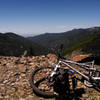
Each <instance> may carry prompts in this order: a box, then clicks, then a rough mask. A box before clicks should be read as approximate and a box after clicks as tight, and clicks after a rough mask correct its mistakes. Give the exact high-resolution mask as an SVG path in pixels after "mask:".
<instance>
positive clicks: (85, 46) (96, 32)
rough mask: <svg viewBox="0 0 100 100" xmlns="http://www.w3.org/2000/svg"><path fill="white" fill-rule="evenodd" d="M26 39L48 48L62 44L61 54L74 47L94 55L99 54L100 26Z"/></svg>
mask: <svg viewBox="0 0 100 100" xmlns="http://www.w3.org/2000/svg"><path fill="white" fill-rule="evenodd" d="M28 39H30V40H32V41H33V42H35V43H39V44H40V45H42V46H44V47H47V48H50V49H51V48H58V47H59V46H60V44H64V51H63V54H66V53H69V52H72V51H74V50H76V49H82V51H84V52H88V53H93V54H95V55H99V54H100V44H99V43H100V27H93V28H87V29H73V30H71V31H67V32H63V33H45V34H41V35H38V36H34V37H29V38H28Z"/></svg>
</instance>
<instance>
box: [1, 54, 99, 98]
mask: <svg viewBox="0 0 100 100" xmlns="http://www.w3.org/2000/svg"><path fill="white" fill-rule="evenodd" d="M56 61H57V60H56V56H54V55H48V56H37V57H4V56H0V100H51V99H43V98H39V97H37V96H35V95H34V93H33V91H32V88H31V87H30V84H29V78H30V74H31V72H32V71H33V70H34V69H35V68H36V67H39V66H47V65H55V64H56ZM78 88H84V90H85V93H83V94H82V97H81V99H82V100H100V93H99V92H97V91H96V90H94V89H92V88H90V89H89V88H87V87H85V86H84V85H83V83H81V82H78ZM52 100H54V99H52Z"/></svg>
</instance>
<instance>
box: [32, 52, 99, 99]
mask: <svg viewBox="0 0 100 100" xmlns="http://www.w3.org/2000/svg"><path fill="white" fill-rule="evenodd" d="M77 80H79V81H81V82H83V83H84V84H85V85H86V86H87V87H89V88H91V87H95V88H96V89H97V90H98V91H100V90H99V89H100V70H97V69H96V68H94V60H93V61H92V62H88V63H79V62H74V61H70V60H66V59H64V58H63V57H61V55H60V53H59V54H58V62H57V64H56V66H41V67H39V68H36V69H35V70H34V71H33V72H32V73H31V76H30V84H31V87H32V88H33V91H34V93H35V94H36V95H38V96H40V97H45V98H53V97H56V96H58V95H62V94H67V95H69V94H70V92H71V91H74V90H75V89H76V87H77Z"/></svg>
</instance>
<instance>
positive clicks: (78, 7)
mask: <svg viewBox="0 0 100 100" xmlns="http://www.w3.org/2000/svg"><path fill="white" fill-rule="evenodd" d="M94 26H100V0H0V32H14V33H17V34H20V35H38V34H42V33H46V32H49V33H52V32H53V33H58V32H65V31H68V30H71V29H73V28H89V27H94Z"/></svg>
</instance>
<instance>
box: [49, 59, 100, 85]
mask: <svg viewBox="0 0 100 100" xmlns="http://www.w3.org/2000/svg"><path fill="white" fill-rule="evenodd" d="M61 64H64V65H65V66H67V67H68V68H70V69H71V70H73V71H74V72H76V73H78V74H79V75H81V76H82V77H84V78H85V79H86V80H87V81H89V82H92V84H94V83H96V84H97V80H100V77H93V76H92V72H93V71H94V72H95V71H98V72H100V70H97V69H95V68H94V61H92V62H91V65H89V64H86V63H78V62H74V61H69V60H63V59H61V60H59V61H58V63H57V64H56V67H55V68H54V70H53V72H52V73H51V75H50V77H53V76H54V75H55V74H56V71H57V69H58V68H60V67H61ZM70 64H75V65H79V67H80V68H83V69H86V70H87V71H88V72H89V76H87V75H85V74H84V73H82V72H80V71H79V70H78V69H76V68H75V67H73V66H71V65H70ZM65 69H66V68H65Z"/></svg>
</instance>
